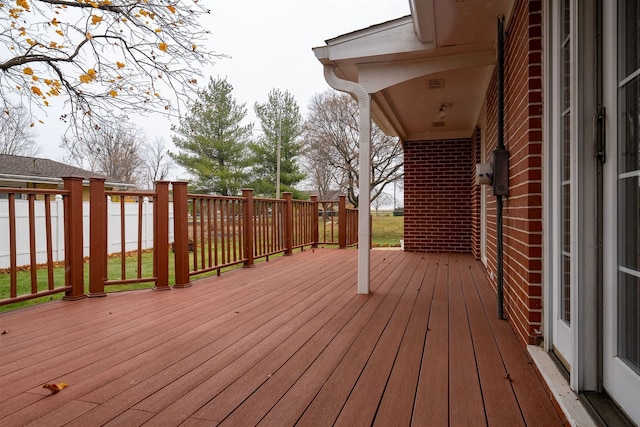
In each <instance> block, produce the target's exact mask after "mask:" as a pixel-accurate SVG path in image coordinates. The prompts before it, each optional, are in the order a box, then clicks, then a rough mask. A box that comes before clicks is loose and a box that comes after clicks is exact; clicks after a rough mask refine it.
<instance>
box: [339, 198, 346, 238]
mask: <svg viewBox="0 0 640 427" xmlns="http://www.w3.org/2000/svg"><path fill="white" fill-rule="evenodd" d="M338 243H339V247H340V249H344V248H346V247H347V197H346V196H339V198H338Z"/></svg>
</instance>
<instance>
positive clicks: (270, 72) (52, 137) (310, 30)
mask: <svg viewBox="0 0 640 427" xmlns="http://www.w3.org/2000/svg"><path fill="white" fill-rule="evenodd" d="M206 2H207V6H209V7H210V8H211V16H210V17H209V18H208V20H207V21H206V22H205V24H204V25H205V27H206V28H207V29H208V30H209V31H211V36H210V49H211V50H213V51H215V52H216V53H220V54H225V55H228V56H229V58H228V59H220V60H218V61H217V62H216V63H215V64H214V65H213V66H212V67H209V68H207V69H206V70H205V75H206V80H205V82H204V83H206V81H207V80H208V77H209V76H211V77H214V78H218V77H220V78H225V77H226V78H227V80H228V81H229V83H231V85H233V95H234V97H235V99H236V100H237V101H238V102H239V103H244V104H246V107H247V111H248V121H251V122H254V124H255V125H256V127H258V123H257V120H256V119H255V115H254V114H253V105H254V103H256V102H259V103H263V102H266V100H267V94H268V93H269V91H270V90H272V89H274V88H277V89H280V90H282V91H284V90H288V91H289V92H290V93H291V94H292V95H293V96H294V97H295V99H296V102H297V103H298V105H299V106H300V110H301V112H302V115H303V117H304V116H306V111H307V104H308V103H309V100H310V99H311V97H312V96H313V95H314V94H316V93H319V92H322V91H324V90H326V89H328V88H329V86H328V85H327V83H326V82H325V81H324V77H323V74H322V66H321V64H320V62H318V60H317V59H316V58H315V56H314V54H313V52H312V51H311V48H313V47H316V46H322V45H324V44H325V43H324V41H325V40H327V39H330V38H333V37H336V36H339V35H342V34H346V33H349V32H352V31H355V30H359V29H362V28H366V27H368V26H371V25H375V24H379V23H381V22H385V21H389V20H392V19H396V18H400V17H402V16H406V15H409V14H410V9H409V0H206ZM204 83H203V84H204ZM50 117H51V116H50ZM137 122H138V123H139V125H140V127H141V128H142V129H143V131H144V132H145V134H146V135H147V136H148V137H149V139H154V138H156V137H162V138H163V139H164V140H165V143H166V144H167V145H169V144H171V131H170V126H171V122H170V121H169V120H167V119H166V118H164V117H162V118H160V117H152V118H140V119H139V120H137ZM37 132H38V138H37V140H38V144H39V145H40V149H41V151H40V154H39V156H40V157H47V158H51V159H53V160H62V157H63V151H62V149H61V148H59V145H60V140H61V137H62V134H63V132H64V128H62V126H60V125H59V124H58V123H57V120H54V119H49V120H47V121H46V123H45V125H41V126H38V127H37Z"/></svg>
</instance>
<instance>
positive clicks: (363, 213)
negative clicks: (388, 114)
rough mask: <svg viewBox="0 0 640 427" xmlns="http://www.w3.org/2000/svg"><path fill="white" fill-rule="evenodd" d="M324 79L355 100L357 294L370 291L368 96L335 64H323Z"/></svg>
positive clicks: (369, 101)
mask: <svg viewBox="0 0 640 427" xmlns="http://www.w3.org/2000/svg"><path fill="white" fill-rule="evenodd" d="M324 79H325V80H326V81H327V83H328V84H329V86H331V87H332V88H334V89H335V90H338V91H340V92H347V93H349V94H351V95H352V96H354V97H355V98H356V100H357V101H358V109H359V113H360V124H359V126H360V138H359V145H360V157H359V163H360V165H359V168H360V169H359V179H358V181H359V185H358V293H359V294H368V293H369V266H370V263H371V259H370V251H371V232H370V228H369V227H370V221H371V206H370V205H371V200H370V197H371V185H370V181H371V176H370V172H369V169H370V164H371V96H370V95H369V93H368V92H367V91H366V89H365V88H364V87H362V86H360V85H359V84H358V83H355V82H352V81H349V80H344V79H341V78H339V77H338V76H336V72H335V67H334V66H333V65H330V64H325V66H324Z"/></svg>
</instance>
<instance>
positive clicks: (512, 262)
mask: <svg viewBox="0 0 640 427" xmlns="http://www.w3.org/2000/svg"><path fill="white" fill-rule="evenodd" d="M507 31H508V34H507V36H506V39H505V41H506V46H505V145H506V147H507V149H508V150H509V153H510V169H509V197H507V198H505V200H504V215H503V222H504V227H503V232H504V292H505V313H506V315H507V316H508V318H509V321H510V322H511V324H512V325H513V327H514V330H515V331H516V333H517V334H518V336H519V337H520V339H521V340H522V341H523V343H528V344H537V343H539V341H540V340H541V336H542V2H541V1H531V0H530V1H526V0H520V1H517V2H516V5H515V8H514V13H513V16H512V18H511V20H510V23H509V28H507ZM496 92H497V83H496V77H495V76H494V78H493V80H492V83H491V86H490V88H489V92H488V95H487V129H486V132H487V133H486V140H487V141H496V138H497V129H496V125H497V96H496ZM494 148H495V146H488V147H487V152H488V153H489V152H491V151H492V150H493V149H494ZM484 191H487V192H488V196H487V261H488V266H487V269H488V270H489V272H494V273H495V265H496V215H495V212H496V210H495V209H496V204H495V199H496V198H495V197H494V196H491V195H490V192H491V190H490V188H485V190H484ZM493 284H494V286H495V285H496V283H495V280H494V283H493Z"/></svg>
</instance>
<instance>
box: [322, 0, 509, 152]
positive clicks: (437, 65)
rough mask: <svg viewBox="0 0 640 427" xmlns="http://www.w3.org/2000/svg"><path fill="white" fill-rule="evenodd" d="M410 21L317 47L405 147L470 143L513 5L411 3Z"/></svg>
mask: <svg viewBox="0 0 640 427" xmlns="http://www.w3.org/2000/svg"><path fill="white" fill-rule="evenodd" d="M409 3H410V8H411V15H409V16H405V17H402V18H399V19H396V20H393V21H388V22H384V23H381V24H378V25H374V26H371V27H368V28H365V29H362V30H358V31H354V32H352V33H349V34H344V35H341V36H338V37H336V38H333V39H330V40H327V41H326V42H325V43H326V45H325V46H321V47H317V48H314V49H313V50H314V53H315V55H316V57H317V58H318V60H319V61H320V62H321V63H322V64H324V65H333V66H334V67H335V72H336V75H337V76H338V77H340V78H342V79H345V80H349V81H353V82H357V83H358V84H359V85H361V86H362V87H364V88H365V89H366V90H367V92H368V93H370V94H371V97H372V107H371V108H372V117H373V120H374V121H375V122H376V124H377V125H378V126H379V127H380V128H381V129H382V130H383V131H384V132H385V133H387V134H389V135H394V136H398V137H400V138H401V139H402V140H403V141H408V140H426V139H451V138H466V137H470V136H471V135H472V133H473V131H474V129H475V126H476V124H477V123H478V118H479V116H480V114H481V111H482V106H483V104H484V99H485V95H486V91H487V88H488V85H489V82H490V80H491V76H492V74H493V71H494V68H495V62H496V38H497V20H498V17H499V16H505V17H508V16H509V14H510V12H511V9H512V6H513V0H496V1H480V0H474V1H470V0H458V1H455V2H452V1H451V0H409Z"/></svg>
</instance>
